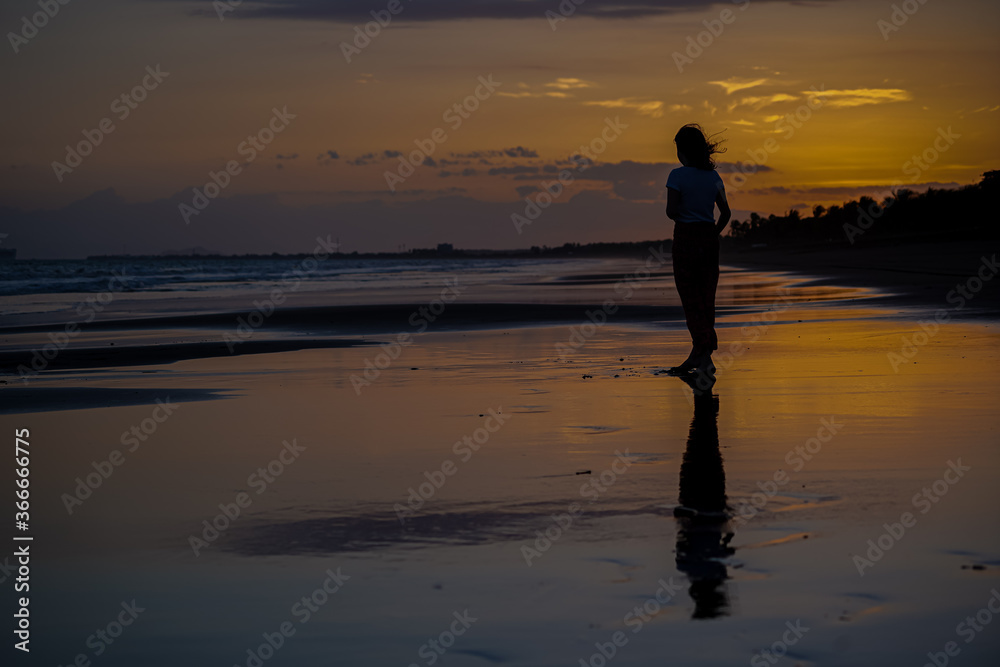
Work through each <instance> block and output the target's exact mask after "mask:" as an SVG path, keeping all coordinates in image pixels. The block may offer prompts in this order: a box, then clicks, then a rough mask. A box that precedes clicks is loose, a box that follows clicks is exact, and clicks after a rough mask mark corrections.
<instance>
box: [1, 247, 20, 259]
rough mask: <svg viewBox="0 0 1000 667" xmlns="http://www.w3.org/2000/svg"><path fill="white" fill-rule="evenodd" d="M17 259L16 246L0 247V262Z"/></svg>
mask: <svg viewBox="0 0 1000 667" xmlns="http://www.w3.org/2000/svg"><path fill="white" fill-rule="evenodd" d="M15 259H17V248H0V262H3V261H10V260H15Z"/></svg>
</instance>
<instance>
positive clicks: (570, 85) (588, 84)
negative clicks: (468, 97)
mask: <svg viewBox="0 0 1000 667" xmlns="http://www.w3.org/2000/svg"><path fill="white" fill-rule="evenodd" d="M596 85H597V84H595V83H594V82H592V81H584V80H583V79H575V78H568V77H561V78H558V79H556V80H555V81H550V82H548V83H543V84H542V86H541V87H542V88H543V89H544V88H555V89H556V90H534V91H533V90H532V87H531V86H529V85H528V84H526V83H524V82H523V81H522V82H521V83H518V84H517V88H518V92H516V93H512V92H509V91H503V92H499V93H497V95H499V96H500V97H513V98H525V97H556V98H559V99H564V98H568V97H573V95H572V93H570V92H568V91H572V90H579V89H581V88H592V87H594V86H596Z"/></svg>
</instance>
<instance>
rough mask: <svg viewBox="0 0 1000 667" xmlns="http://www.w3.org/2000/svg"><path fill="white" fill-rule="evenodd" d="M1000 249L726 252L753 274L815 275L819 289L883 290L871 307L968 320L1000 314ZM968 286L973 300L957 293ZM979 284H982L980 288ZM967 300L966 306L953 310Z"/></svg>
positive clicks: (969, 244) (955, 245)
mask: <svg viewBox="0 0 1000 667" xmlns="http://www.w3.org/2000/svg"><path fill="white" fill-rule="evenodd" d="M996 254H997V249H996V246H991V245H988V244H986V243H982V242H973V241H953V242H950V243H947V242H933V243H931V242H918V243H905V242H901V243H898V244H888V245H881V244H880V245H870V246H866V247H861V248H850V249H849V250H847V251H845V250H844V249H842V248H835V249H824V248H813V247H789V248H766V249H752V250H734V249H728V250H726V249H724V250H723V251H722V263H723V264H725V265H729V266H735V267H739V268H743V269H748V270H758V271H760V270H769V271H791V272H794V273H796V274H798V275H806V276H816V277H817V278H818V280H817V281H816V282H815V283H813V284H815V285H840V286H845V287H847V286H852V287H861V288H865V289H874V290H878V291H880V292H882V293H883V294H882V295H881V296H877V297H875V298H874V299H873V300H872V301H870V303H871V304H872V305H876V306H882V305H902V306H907V307H916V308H927V309H932V310H937V309H942V308H943V309H950V310H963V311H964V312H963V315H964V316H965V317H996V316H1000V291H998V290H996V289H995V288H993V285H992V284H991V283H990V281H991V280H992V279H993V278H994V277H995V276H996V274H997V270H998V269H1000V267H998V266H997V265H996V260H995V257H996ZM970 280H972V281H973V284H972V285H971V286H969V290H968V291H969V292H970V295H971V296H972V298H965V297H961V295H960V294H959V295H955V294H953V293H952V291H953V290H957V289H958V288H959V287H960V286H962V285H965V284H966V283H968V282H969V281H970ZM975 280H979V281H980V282H982V283H983V285H982V288H981V289H978V290H977V289H974V288H975V286H976V285H975ZM959 297H961V298H962V299H963V300H964V302H965V303H964V304H963V306H962V307H961V308H953V306H955V305H957V304H958V303H959Z"/></svg>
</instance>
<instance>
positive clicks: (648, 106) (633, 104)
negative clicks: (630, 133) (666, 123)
mask: <svg viewBox="0 0 1000 667" xmlns="http://www.w3.org/2000/svg"><path fill="white" fill-rule="evenodd" d="M583 105H584V106H588V107H604V108H606V109H632V110H634V111H638V112H639V113H640V114H643V115H645V116H650V117H652V118H659V117H660V116H662V115H663V102H659V101H656V100H653V101H648V102H643V101H641V100H636V99H635V98H634V97H623V98H621V99H617V100H598V101H596V102H584V103H583Z"/></svg>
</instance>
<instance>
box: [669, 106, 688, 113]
mask: <svg viewBox="0 0 1000 667" xmlns="http://www.w3.org/2000/svg"><path fill="white" fill-rule="evenodd" d="M667 111H674V112H677V111H685V112H686V111H691V107H690V105H687V104H671V105H670V106H669V107H667Z"/></svg>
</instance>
